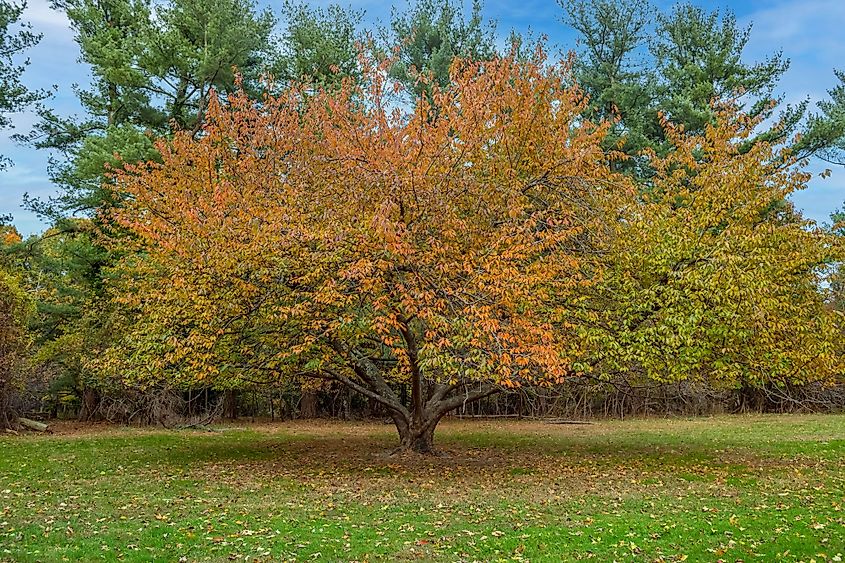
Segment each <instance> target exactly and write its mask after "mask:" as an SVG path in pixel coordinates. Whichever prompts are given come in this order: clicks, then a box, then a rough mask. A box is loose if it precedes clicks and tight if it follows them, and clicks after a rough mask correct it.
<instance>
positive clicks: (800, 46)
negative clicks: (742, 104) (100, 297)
mask: <svg viewBox="0 0 845 563" xmlns="http://www.w3.org/2000/svg"><path fill="white" fill-rule="evenodd" d="M262 3H264V2H262ZM318 3H319V4H326V3H327V2H318ZM341 3H342V4H348V5H352V6H354V7H356V8H360V9H363V10H365V12H366V19H367V21H368V22H373V21H375V20H377V19H381V20H382V21H385V20H387V18H388V17H389V15H390V4H389V3H385V2H379V1H376V0H351V1H349V0H346V1H342V2H341ZM28 4H29V5H28V8H27V10H26V12H25V16H24V17H25V19H27V20H28V21H30V22H31V23H32V25H33V27H34V28H35V30H36V31H38V32H41V33H43V34H44V39H43V40H42V41H41V43H40V44H39V45H38V46H37V47H36V48H34V49H33V50H32V51H31V52H30V53H29V58H30V59H31V65H30V67H29V68H28V70H27V71H26V74H25V75H24V82H25V83H26V84H27V85H28V86H30V87H33V88H51V87H53V86H55V87H56V95H55V98H54V99H53V100H52V102H51V104H52V106H53V107H54V108H56V109H57V110H58V111H59V112H61V113H63V114H65V115H69V114H73V113H74V112H76V111H78V106H77V104H76V98H75V96H74V93H73V85H74V84H83V85H84V84H85V83H86V81H87V80H88V69H87V68H86V67H85V66H84V65H82V64H80V63H79V62H78V61H77V58H78V56H79V51H78V49H77V47H76V44H75V43H74V41H73V32H72V31H71V30H70V28H69V26H68V22H67V20H66V19H65V18H64V16H63V15H62V14H60V13H58V12H55V11H53V10H51V9H50V7H49V5H48V1H47V0H29V2H28ZM656 4H657V5H658V6H659V7H661V8H665V7H668V6H671V5H672V2H664V1H658V2H656ZM696 4H698V5H700V6H702V7H705V8H708V9H724V8H728V9H730V10H732V11H733V12H734V13H735V14H736V15H737V18H738V20H739V21H740V23H741V24H743V25H747V24H753V31H752V34H751V41H750V42H749V45H748V48H747V50H746V55H747V59H748V61H755V60H760V59H763V58H765V57H766V56H768V55H770V54H772V53H773V52H775V51H778V50H782V51H783V53H784V55H785V56H786V57H787V58H789V59H791V61H792V64H791V67H790V69H789V71H788V73H787V74H786V75H785V77H784V79H783V80H782V82H781V85H780V90H781V92H783V93H784V94H786V101H787V102H797V101H800V100H802V99H804V98H807V97H809V98H810V99H811V100H813V101H814V102H815V101H817V100H819V99H822V98H824V97H825V93H826V91H827V90H828V89H829V88H831V87H833V86H834V85H835V84H836V79H835V76H834V74H833V69H834V68H842V69H845V40H843V36H842V28H843V27H845V2H843V1H842V0H780V1H777V0H775V1H764V0H746V1H738V0H724V1H722V2H718V1H712V0H701V1H698V2H696ZM273 5H274V4H273V3H272V2H271V3H270V6H271V7H272V6H273ZM275 5H277V6H278V5H280V2H278V3H276V4H275ZM396 5H397V6H399V7H402V6H404V4H403V2H402V1H397V3H396ZM560 14H561V9H560V8H559V6H558V5H557V3H556V2H555V1H554V0H520V1H506V0H488V1H487V2H486V3H485V15H486V16H488V17H490V18H493V19H495V20H497V22H498V32H499V34H500V35H501V36H502V37H504V36H506V35H507V34H508V32H509V30H510V29H518V30H526V29H528V28H531V29H532V30H533V31H535V32H537V33H543V34H546V35H547V36H548V37H549V39H550V41H551V42H552V43H553V44H556V45H558V46H560V47H562V48H564V49H570V48H574V47H575V42H574V38H573V34H572V32H571V31H570V30H569V29H567V28H566V27H565V26H564V25H563V24H561V23H560ZM33 119H34V116H33V115H32V114H29V113H22V114H16V115H14V116H13V121H14V123H15V127H16V131H18V132H26V131H27V130H28V129H29V127H30V126H31V125H32V123H33ZM12 132H13V131H3V132H0V154H4V155H6V156H8V157H10V158H11V159H12V160H13V161H14V162H15V165H14V166H13V167H11V168H9V169H8V170H5V171H0V215H3V214H6V213H11V214H12V215H13V216H14V223H15V225H16V226H17V227H18V229H19V230H20V231H21V232H22V233H24V234H30V233H34V232H38V231H40V230H42V229H43V228H44V227H45V225H44V224H43V223H42V222H40V221H39V219H38V218H37V217H35V216H34V215H33V214H31V213H30V212H28V211H26V210H25V209H23V208H22V207H21V203H22V198H23V194H24V193H29V194H30V195H32V196H36V197H40V198H47V197H49V196H50V195H52V194H54V193H55V188H54V186H52V185H51V184H50V181H49V179H48V177H47V166H48V161H49V156H50V155H49V154H47V153H46V152H43V151H35V150H34V149H31V148H28V147H22V146H19V145H16V144H15V143H14V142H13V141H12V140H11V139H10V138H9V135H10V134H11V133H12ZM829 166H830V165H827V164H825V163H823V162H813V163H811V165H810V170H811V171H813V172H815V173H816V174H815V175H814V179H813V180H812V181H811V182H810V186H809V188H808V189H806V190H804V191H803V192H800V193H798V194H796V195H795V196H794V201H795V203H796V205H797V206H798V207H799V208H800V209H802V210H803V211H804V213H805V215H806V216H807V217H809V218H811V219H814V220H816V221H825V220H827V217H828V215H829V214H830V212H831V211H833V210H834V209H836V208H838V207H839V206H840V205H841V204H842V202H843V200H845V169H843V168H842V167H838V168H836V167H832V168H833V171H832V172H833V173H832V175H831V176H830V178H827V179H822V178H820V177H819V176H818V174H817V173H818V172H821V171H822V170H824V169H825V168H828V167H829Z"/></svg>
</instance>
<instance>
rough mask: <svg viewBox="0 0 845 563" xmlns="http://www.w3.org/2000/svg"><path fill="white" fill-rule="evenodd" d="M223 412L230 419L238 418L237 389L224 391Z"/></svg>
mask: <svg viewBox="0 0 845 563" xmlns="http://www.w3.org/2000/svg"><path fill="white" fill-rule="evenodd" d="M223 412H224V414H225V416H226V418H228V419H229V420H236V419H237V418H238V391H237V390H236V389H226V391H224V392H223Z"/></svg>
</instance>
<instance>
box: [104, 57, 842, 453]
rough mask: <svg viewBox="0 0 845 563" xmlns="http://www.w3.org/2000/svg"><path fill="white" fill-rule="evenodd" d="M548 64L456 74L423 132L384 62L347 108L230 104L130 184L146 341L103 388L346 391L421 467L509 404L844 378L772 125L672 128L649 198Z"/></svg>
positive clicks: (797, 181)
mask: <svg viewBox="0 0 845 563" xmlns="http://www.w3.org/2000/svg"><path fill="white" fill-rule="evenodd" d="M541 58H542V57H538V59H537V60H536V61H534V62H524V61H518V60H516V59H515V58H501V59H495V60H492V61H488V62H483V63H479V62H467V61H456V62H455V63H454V64H453V66H452V80H451V83H450V85H449V86H448V87H445V88H443V89H437V88H433V91H434V94H433V95H432V96H431V98H430V101H429V99H428V98H425V99H421V100H419V102H418V104H417V105H416V106H415V107H414V108H413V110H407V109H406V108H403V106H402V105H401V104H398V103H396V102H395V99H396V98H395V96H394V94H395V93H396V91H397V90H396V88H398V87H396V86H395V85H394V84H393V83H391V82H390V81H389V80H388V79H386V78H385V77H386V76H387V73H386V72H385V69H386V68H387V67H386V66H378V65H372V64H370V63H368V62H366V61H364V63H363V66H364V69H363V73H362V74H363V76H364V80H363V81H362V82H360V83H353V82H351V81H346V82H345V83H344V85H343V87H342V88H340V89H339V90H335V91H333V92H331V93H322V92H317V93H314V89H313V88H310V87H309V86H307V85H303V86H302V87H297V86H293V87H290V88H288V89H286V90H284V91H283V92H282V93H281V94H279V95H266V96H265V97H264V98H263V99H262V100H261V101H260V102H255V101H254V100H251V99H249V98H248V97H247V96H245V95H236V96H233V97H231V98H230V99H229V100H228V103H226V104H221V103H217V102H216V101H214V100H215V98H214V97H212V103H211V106H210V108H209V112H208V117H207V123H206V125H205V127H204V129H203V131H202V134H201V135H199V136H193V135H191V134H190V133H187V132H186V133H180V134H177V135H176V136H175V137H174V138H172V139H170V140H167V141H159V142H158V143H157V150H158V151H159V152H160V154H161V161H160V162H155V163H147V164H143V165H134V166H126V168H125V170H122V171H120V172H118V173H116V175H115V177H114V180H115V182H114V185H115V189H116V190H117V191H118V192H119V195H120V198H122V200H123V201H124V202H125V204H124V205H123V206H121V207H120V208H119V209H118V210H117V211H115V213H114V217H113V218H114V220H115V221H116V223H117V225H116V226H119V227H120V228H122V229H126V230H128V231H129V232H130V233H131V235H132V236H131V237H128V238H127V237H120V238H119V245H120V246H121V251H122V252H125V256H126V258H125V259H124V260H123V263H122V264H121V267H120V273H121V275H120V276H119V277H118V278H117V280H116V281H115V282H114V284H113V286H112V294H113V295H114V296H115V299H116V301H117V302H118V303H120V305H121V306H122V307H123V309H124V310H125V311H129V312H131V313H132V318H133V319H134V320H133V322H132V323H129V324H128V325H127V326H126V327H125V334H123V336H122V338H121V339H120V340H119V345H117V346H115V347H113V348H111V349H109V350H105V351H104V353H103V354H102V356H101V358H100V360H99V363H98V368H100V369H105V370H107V371H111V372H113V373H119V374H120V375H121V376H122V377H126V378H129V379H131V380H133V381H134V382H148V383H153V382H155V381H158V380H159V379H161V378H166V379H168V380H169V381H174V380H175V381H183V382H185V383H186V384H191V383H194V382H197V381H203V382H206V383H209V382H210V383H213V384H216V385H230V384H234V383H236V382H238V381H273V380H276V379H278V378H289V377H295V378H304V379H318V380H333V381H338V382H341V383H343V384H345V385H347V386H349V387H351V388H352V389H354V390H356V391H358V392H359V393H362V394H363V395H365V396H367V397H369V398H370V399H371V400H373V401H376V402H378V403H380V404H381V405H383V407H384V408H385V409H386V411H387V412H389V413H390V415H391V417H392V418H393V420H394V422H395V423H396V426H397V429H398V431H399V435H400V441H401V447H402V448H410V449H415V450H418V451H429V450H430V449H431V447H432V440H433V432H434V428H435V426H436V424H437V422H438V421H439V420H440V419H441V418H442V417H443V416H444V415H445V414H446V413H447V412H449V411H450V410H452V409H455V408H457V407H459V406H461V405H463V404H466V403H467V402H470V401H474V400H478V399H480V398H483V397H485V396H488V395H490V394H492V393H495V392H498V391H501V390H503V389H507V388H509V387H514V386H520V385H528V384H550V383H556V384H557V383H565V382H566V381H568V380H569V379H570V378H576V377H581V376H583V375H590V376H594V377H605V376H608V375H610V376H612V375H613V374H617V373H633V374H635V375H637V376H641V377H645V378H653V379H658V380H661V381H670V380H678V379H682V378H686V377H711V376H715V377H716V378H717V379H720V380H726V381H732V382H736V381H739V380H741V379H742V378H744V377H757V378H764V377H767V376H768V375H771V376H772V377H775V378H776V379H778V380H787V379H790V380H791V379H795V380H806V379H808V378H809V377H810V374H814V375H813V377H824V376H825V375H826V374H829V373H831V372H832V370H833V368H834V365H835V363H836V360H835V357H836V354H837V353H838V349H837V346H838V345H836V344H835V342H836V340H835V337H834V333H835V331H836V330H837V329H836V325H835V322H834V321H835V319H834V317H833V316H831V314H828V312H827V311H826V310H825V309H824V308H823V306H822V305H823V303H822V298H821V294H820V292H819V291H818V274H819V272H820V268H821V267H822V265H823V264H825V263H826V262H829V261H830V260H831V259H832V257H833V252H832V247H831V245H830V244H829V243H830V241H829V240H826V239H824V237H822V235H821V234H819V233H818V232H815V231H812V230H810V229H808V228H807V226H806V225H805V224H803V223H801V222H800V221H797V220H794V218H792V217H791V216H789V213H788V210H789V209H788V205H787V207H786V208H785V209H786V211H784V210H783V209H781V210H778V207H777V206H778V205H786V204H784V199H783V198H784V197H785V196H787V195H788V194H789V192H791V191H792V190H794V189H798V188H800V187H802V186H803V182H804V181H806V178H805V177H804V176H803V175H802V174H801V173H800V172H793V171H791V169H790V168H789V166H788V164H790V163H788V162H787V163H786V165H784V163H785V162H786V161H788V159H789V157H788V155H785V154H779V153H776V152H775V151H774V150H773V149H772V148H771V147H768V146H767V145H765V144H764V143H758V144H756V145H755V146H754V147H753V148H751V150H741V148H742V142H743V137H744V136H746V135H747V133H748V131H749V130H750V128H752V127H753V124H749V123H745V122H743V120H742V119H741V118H737V117H735V115H736V114H735V113H731V112H727V113H725V115H724V116H723V120H722V121H721V123H720V125H718V126H714V127H711V128H709V129H708V131H707V134H706V135H705V136H704V137H701V138H698V137H688V136H684V134H683V132H681V131H674V132H672V131H671V129H670V130H669V134H670V135H675V137H676V138H675V143H676V144H677V147H678V148H677V150H676V151H674V152H673V153H671V154H670V155H669V156H668V157H666V158H658V157H657V156H656V155H650V156H649V158H650V166H652V167H653V168H654V170H655V171H656V175H655V176H654V177H653V179H652V180H650V181H649V183H648V185H643V186H634V185H633V181H632V180H630V179H629V178H628V177H626V176H623V175H621V174H617V173H614V172H613V169H614V168H616V167H613V166H611V159H612V158H614V156H613V154H612V153H610V154H609V153H607V152H606V151H605V150H604V149H603V140H604V139H605V134H606V131H607V126H606V124H595V123H591V122H589V121H587V120H585V119H584V118H583V111H584V109H585V104H586V100H585V97H584V96H583V95H582V93H581V92H580V91H579V89H578V87H577V86H576V85H575V84H574V81H573V79H572V76H571V72H570V68H571V65H570V64H569V63H563V64H559V65H547V64H546V63H545V62H544V61H542V60H541ZM129 241H131V242H129ZM127 245H128V246H127ZM397 383H401V384H405V385H408V386H409V387H410V389H411V398H410V402H409V403H407V404H405V403H403V402H402V401H401V400H400V396H399V394H398V392H397V387H396V384H397Z"/></svg>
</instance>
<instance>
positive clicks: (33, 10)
mask: <svg viewBox="0 0 845 563" xmlns="http://www.w3.org/2000/svg"><path fill="white" fill-rule="evenodd" d="M23 20H24V21H28V22H30V23H31V24H32V26H33V27H34V28H35V30H36V31H39V32H41V33H43V34H44V35H45V38H47V39H54V38H55V37H56V36H57V35H61V36H64V37H66V38H67V39H71V40H72V39H73V30H72V29H71V28H70V21H69V20H68V19H67V16H66V15H65V14H64V13H63V12H60V11H57V10H54V9H52V8H51V7H50V4H49V2H47V0H28V2H27V6H26V10H25V11H24V13H23Z"/></svg>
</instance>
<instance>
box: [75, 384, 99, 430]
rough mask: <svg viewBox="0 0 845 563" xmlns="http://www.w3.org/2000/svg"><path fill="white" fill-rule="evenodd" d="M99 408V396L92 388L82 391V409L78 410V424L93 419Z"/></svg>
mask: <svg viewBox="0 0 845 563" xmlns="http://www.w3.org/2000/svg"><path fill="white" fill-rule="evenodd" d="M99 407H100V394H99V393H98V392H97V390H96V389H94V388H93V387H86V388H85V389H83V390H82V408H81V409H80V410H79V420H80V422H87V421H90V420H92V419H93V418H94V416H95V414H96V412H97V409H98V408H99Z"/></svg>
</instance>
